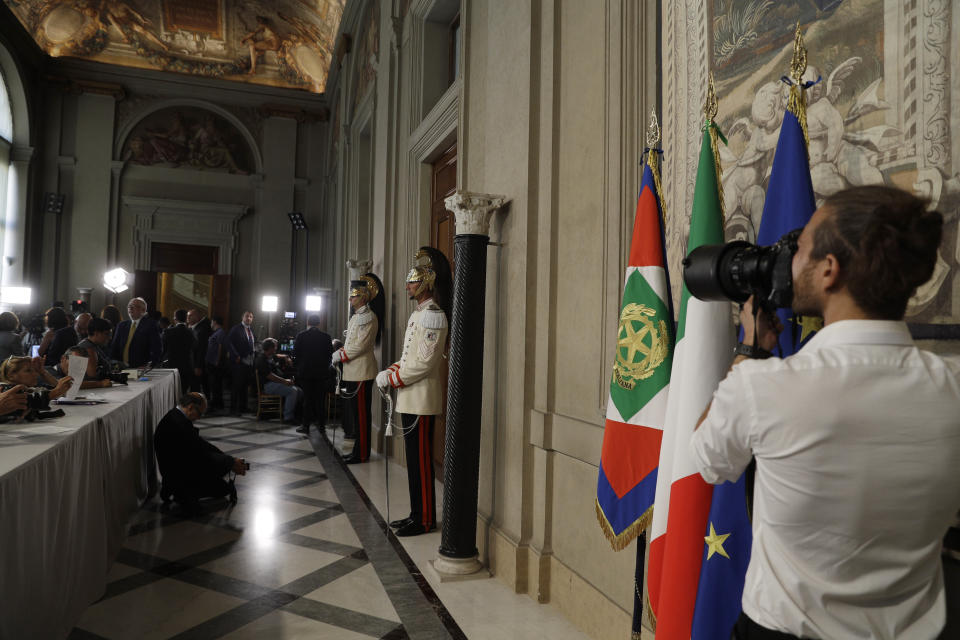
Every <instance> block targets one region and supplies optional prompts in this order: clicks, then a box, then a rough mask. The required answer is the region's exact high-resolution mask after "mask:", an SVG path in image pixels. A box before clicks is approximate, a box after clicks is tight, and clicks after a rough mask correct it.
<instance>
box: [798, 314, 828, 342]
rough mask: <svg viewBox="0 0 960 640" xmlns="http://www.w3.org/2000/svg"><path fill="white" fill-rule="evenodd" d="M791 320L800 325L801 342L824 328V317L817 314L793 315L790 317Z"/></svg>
mask: <svg viewBox="0 0 960 640" xmlns="http://www.w3.org/2000/svg"><path fill="white" fill-rule="evenodd" d="M790 322H792V323H794V324H797V325H800V342H801V344H802V343H803V342H804V341H805V340H806V339H807V337H808V336H810V335H813V334H814V333H816V332H817V331H820V329H823V318H817V317H815V316H792V317H791V318H790Z"/></svg>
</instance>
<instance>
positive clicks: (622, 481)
mask: <svg viewBox="0 0 960 640" xmlns="http://www.w3.org/2000/svg"><path fill="white" fill-rule="evenodd" d="M649 157H650V158H653V161H654V162H656V158H657V156H656V152H655V151H653V152H651V154H650V156H649ZM650 165H651V161H650V160H648V162H647V163H646V164H645V166H644V170H643V178H642V180H641V183H640V197H639V198H638V200H637V212H636V216H635V218H634V223H633V239H632V241H631V243H630V257H629V260H628V261H627V270H626V277H625V278H624V286H623V302H622V304H621V306H620V325H619V330H618V335H617V352H616V358H615V360H614V363H613V374H612V376H611V379H610V397H609V400H608V402H607V418H606V423H605V426H604V431H603V449H602V451H601V454H600V472H599V477H598V479H597V503H596V509H597V519H598V520H599V522H600V527H601V528H602V529H603V532H604V534H605V535H606V536H607V539H608V540H609V541H610V544H611V545H612V546H613V548H614V549H615V550H620V549H623V548H624V547H625V546H627V544H629V543H630V541H632V540H633V539H634V538H636V537H637V535H639V534H640V533H641V532H642V531H643V530H644V529H645V528H646V527H647V525H648V524H649V521H650V515H651V512H652V510H653V498H654V491H655V488H656V482H657V462H658V460H659V456H660V437H661V433H662V431H661V430H662V429H663V418H664V412H665V410H666V405H667V391H668V390H669V386H670V367H671V362H672V358H673V309H672V306H671V300H670V286H669V283H668V280H667V269H666V261H665V256H666V251H665V248H664V237H663V220H662V214H661V208H660V197H659V193H658V190H657V183H658V182H659V179H658V177H657V174H656V173H655V167H651V166H650Z"/></svg>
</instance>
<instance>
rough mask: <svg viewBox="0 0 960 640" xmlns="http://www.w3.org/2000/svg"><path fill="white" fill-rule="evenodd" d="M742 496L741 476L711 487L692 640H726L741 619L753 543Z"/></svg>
mask: <svg viewBox="0 0 960 640" xmlns="http://www.w3.org/2000/svg"><path fill="white" fill-rule="evenodd" d="M745 496H746V493H745V487H744V476H740V479H739V480H737V481H736V482H735V483H733V484H731V483H729V482H724V483H723V484H720V485H717V486H715V487H714V488H713V500H712V502H711V503H710V518H709V520H708V521H707V531H706V533H705V535H704V542H705V543H706V544H705V545H704V548H703V560H702V563H701V565H700V582H699V584H698V585H697V605H696V607H695V608H694V611H693V628H692V629H691V630H690V638H691V640H720V639H721V638H722V639H723V640H726V639H727V638H729V637H730V630H731V629H733V625H734V624H735V623H736V621H737V618H738V617H739V616H740V610H741V605H740V599H741V598H742V596H743V581H744V578H745V576H746V575H747V565H748V564H749V563H750V546H751V545H752V544H753V534H752V531H751V528H750V519H749V518H748V517H747V504H746V497H745Z"/></svg>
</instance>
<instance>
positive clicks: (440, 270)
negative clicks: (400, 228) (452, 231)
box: [407, 247, 453, 321]
mask: <svg viewBox="0 0 960 640" xmlns="http://www.w3.org/2000/svg"><path fill="white" fill-rule="evenodd" d="M407 282H417V283H420V286H418V287H417V289H416V290H415V291H414V295H420V294H421V293H423V292H424V291H430V292H432V293H433V299H434V301H435V302H436V303H437V304H438V305H440V308H441V309H443V312H444V313H445V314H446V315H447V320H448V321H449V320H450V311H451V306H452V305H451V302H452V301H451V293H452V289H453V281H452V279H451V277H450V263H449V262H448V261H447V257H446V256H445V255H443V253H442V252H441V251H440V250H439V249H435V248H434V247H420V249H419V250H418V251H417V252H416V253H415V254H413V267H411V268H410V271H409V272H408V273H407Z"/></svg>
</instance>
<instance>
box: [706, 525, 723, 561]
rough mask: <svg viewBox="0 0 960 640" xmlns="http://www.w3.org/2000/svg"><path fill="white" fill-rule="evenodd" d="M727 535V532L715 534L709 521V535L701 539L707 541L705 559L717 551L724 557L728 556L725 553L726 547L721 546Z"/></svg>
mask: <svg viewBox="0 0 960 640" xmlns="http://www.w3.org/2000/svg"><path fill="white" fill-rule="evenodd" d="M729 537H730V534H729V533H725V534H723V535H717V531H716V529H714V528H713V523H712V522H711V523H710V535H708V536H704V537H703V541H704V542H706V543H707V560H709V559H710V558H712V557H713V554H715V553H719V554H720V555H722V556H723V557H724V558H729V557H730V556H728V555H727V551H726V549H724V548H723V543H724V542H725V541H726V540H727V538H729Z"/></svg>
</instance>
